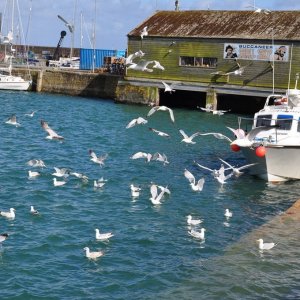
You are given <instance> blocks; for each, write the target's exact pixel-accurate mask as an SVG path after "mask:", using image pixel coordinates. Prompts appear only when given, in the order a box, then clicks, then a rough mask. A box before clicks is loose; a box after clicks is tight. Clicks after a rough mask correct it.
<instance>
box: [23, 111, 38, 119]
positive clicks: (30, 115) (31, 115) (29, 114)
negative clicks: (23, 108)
mask: <svg viewBox="0 0 300 300" xmlns="http://www.w3.org/2000/svg"><path fill="white" fill-rule="evenodd" d="M36 112H37V110H34V111H33V112H31V113H28V114H25V116H27V117H31V118H32V117H33V116H34V114H35V113H36Z"/></svg>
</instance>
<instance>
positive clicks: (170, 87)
mask: <svg viewBox="0 0 300 300" xmlns="http://www.w3.org/2000/svg"><path fill="white" fill-rule="evenodd" d="M162 84H163V85H164V87H165V93H166V92H169V93H170V94H172V92H176V90H174V86H175V84H174V83H171V84H167V83H166V82H164V81H162Z"/></svg>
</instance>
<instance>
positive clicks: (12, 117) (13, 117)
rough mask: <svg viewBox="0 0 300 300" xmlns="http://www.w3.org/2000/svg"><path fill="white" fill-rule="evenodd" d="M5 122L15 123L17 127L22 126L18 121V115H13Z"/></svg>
mask: <svg viewBox="0 0 300 300" xmlns="http://www.w3.org/2000/svg"><path fill="white" fill-rule="evenodd" d="M5 123H6V124H9V125H14V126H16V127H18V126H21V124H20V123H18V122H17V116H16V115H11V116H10V117H9V118H8V120H7V121H6V122H5Z"/></svg>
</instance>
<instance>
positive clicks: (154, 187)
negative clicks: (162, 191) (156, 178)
mask: <svg viewBox="0 0 300 300" xmlns="http://www.w3.org/2000/svg"><path fill="white" fill-rule="evenodd" d="M150 193H151V196H152V198H153V199H155V198H156V197H157V185H156V184H152V185H151V187H150Z"/></svg>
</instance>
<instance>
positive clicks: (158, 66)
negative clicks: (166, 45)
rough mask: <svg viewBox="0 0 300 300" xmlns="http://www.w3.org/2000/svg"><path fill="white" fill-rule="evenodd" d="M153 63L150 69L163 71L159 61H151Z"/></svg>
mask: <svg viewBox="0 0 300 300" xmlns="http://www.w3.org/2000/svg"><path fill="white" fill-rule="evenodd" d="M153 62H154V66H153V67H152V68H153V69H159V70H162V71H164V70H165V68H164V67H163V66H162V65H161V64H160V62H159V61H157V60H153Z"/></svg>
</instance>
